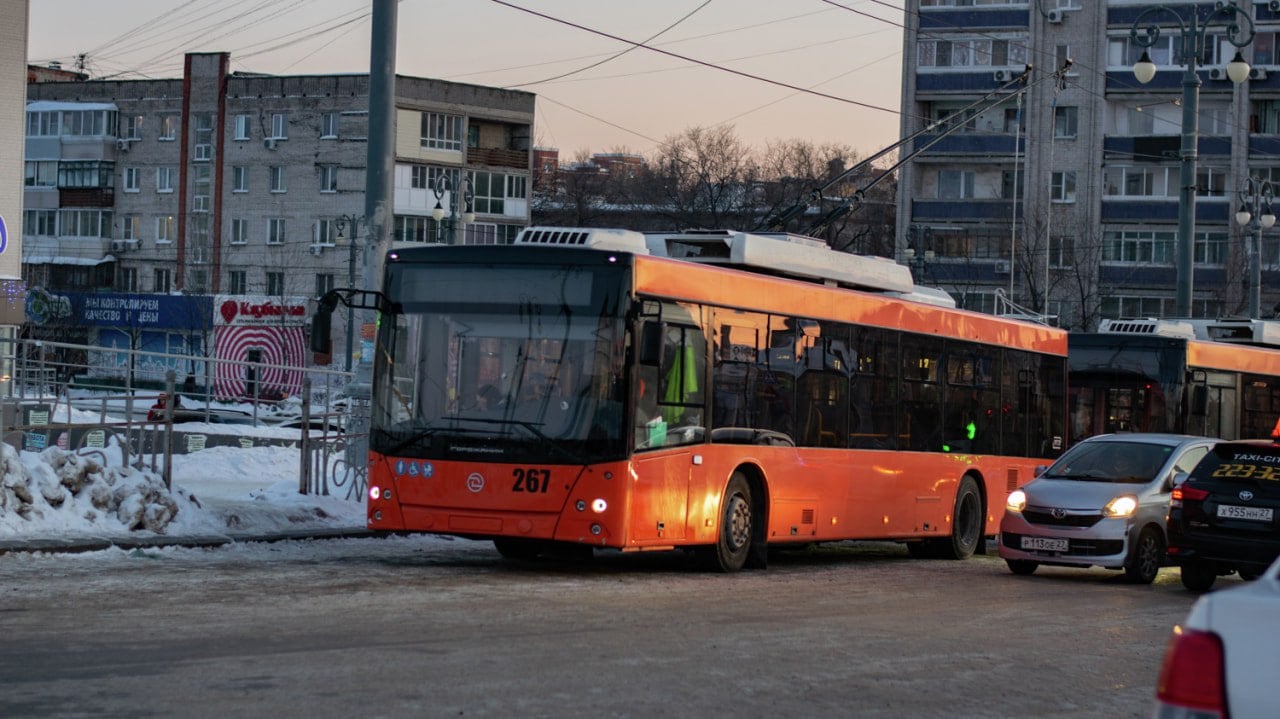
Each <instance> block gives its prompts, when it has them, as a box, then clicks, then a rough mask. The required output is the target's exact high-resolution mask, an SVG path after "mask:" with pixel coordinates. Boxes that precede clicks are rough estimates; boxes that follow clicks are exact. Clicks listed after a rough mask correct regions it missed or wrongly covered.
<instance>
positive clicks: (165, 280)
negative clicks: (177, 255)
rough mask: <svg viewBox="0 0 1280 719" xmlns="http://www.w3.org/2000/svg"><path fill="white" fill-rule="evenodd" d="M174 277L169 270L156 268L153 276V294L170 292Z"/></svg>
mask: <svg viewBox="0 0 1280 719" xmlns="http://www.w3.org/2000/svg"><path fill="white" fill-rule="evenodd" d="M172 277H173V275H172V274H170V272H169V270H167V269H161V268H158V267H157V268H156V270H155V273H154V274H153V275H152V280H151V291H152V292H169V291H171V290H172V288H173V279H172Z"/></svg>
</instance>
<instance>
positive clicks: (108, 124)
mask: <svg viewBox="0 0 1280 719" xmlns="http://www.w3.org/2000/svg"><path fill="white" fill-rule="evenodd" d="M61 134H63V135H75V136H84V137H101V136H103V135H115V134H116V113H115V111H114V110H63V111H62V133H61Z"/></svg>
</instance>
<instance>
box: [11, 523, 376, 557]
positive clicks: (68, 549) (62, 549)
mask: <svg viewBox="0 0 1280 719" xmlns="http://www.w3.org/2000/svg"><path fill="white" fill-rule="evenodd" d="M385 534H386V533H385V532H375V531H373V530H370V529H365V528H363V527H360V528H355V527H345V528H343V527H339V528H335V529H298V530H290V531H284V532H272V533H270V534H257V533H254V534H248V533H246V534H228V535H217V534H215V535H205V536H199V535H193V536H187V537H166V536H164V535H159V534H156V535H147V536H139V537H69V538H65V539H9V540H0V556H3V555H6V554H38V553H42V552H43V553H50V554H79V553H83V552H100V551H102V550H104V549H111V548H113V547H114V548H117V549H124V550H135V549H160V548H163V547H189V548H196V549H203V548H212V547H222V546H226V545H228V544H248V543H253V542H260V543H271V542H288V541H298V540H323V539H362V538H367V537H380V536H385Z"/></svg>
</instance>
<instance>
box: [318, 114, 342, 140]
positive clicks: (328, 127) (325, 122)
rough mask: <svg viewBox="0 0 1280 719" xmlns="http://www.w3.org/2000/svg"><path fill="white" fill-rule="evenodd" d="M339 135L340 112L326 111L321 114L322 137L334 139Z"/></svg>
mask: <svg viewBox="0 0 1280 719" xmlns="http://www.w3.org/2000/svg"><path fill="white" fill-rule="evenodd" d="M337 136H338V113H336V112H326V113H323V114H322V115H320V139H322V140H332V139H334V138H336V137H337Z"/></svg>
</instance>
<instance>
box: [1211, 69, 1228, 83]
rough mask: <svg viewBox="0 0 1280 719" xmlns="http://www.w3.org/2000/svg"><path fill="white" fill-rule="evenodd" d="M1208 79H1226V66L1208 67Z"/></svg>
mask: <svg viewBox="0 0 1280 719" xmlns="http://www.w3.org/2000/svg"><path fill="white" fill-rule="evenodd" d="M1209 79H1210V80H1226V79H1227V69H1226V68H1223V67H1211V68H1209Z"/></svg>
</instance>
